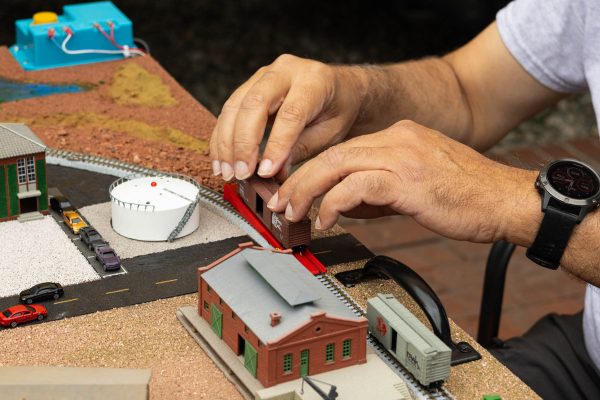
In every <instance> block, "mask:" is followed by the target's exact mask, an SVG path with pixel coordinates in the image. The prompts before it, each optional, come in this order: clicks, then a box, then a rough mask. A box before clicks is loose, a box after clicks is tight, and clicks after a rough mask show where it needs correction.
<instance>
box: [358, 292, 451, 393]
mask: <svg viewBox="0 0 600 400" xmlns="http://www.w3.org/2000/svg"><path fill="white" fill-rule="evenodd" d="M367 318H368V319H369V331H370V332H371V334H372V335H373V336H375V338H377V340H379V342H380V343H381V344H382V345H383V346H384V347H385V348H386V349H387V350H388V351H389V352H390V353H391V354H393V355H394V357H396V359H397V360H398V361H400V363H401V364H402V365H403V366H404V367H405V368H406V369H407V370H408V371H409V372H410V373H411V374H413V375H414V377H415V378H416V379H417V380H418V381H419V382H420V383H421V384H423V385H425V386H429V385H432V386H437V385H440V384H441V383H442V382H443V381H444V380H445V379H447V378H448V376H449V375H450V361H451V356H452V351H451V350H450V348H449V347H448V346H447V345H446V344H445V343H444V342H442V341H441V340H440V339H439V338H438V337H437V336H435V334H434V333H433V332H432V331H430V330H429V329H428V328H427V327H426V326H425V325H424V324H423V323H422V322H421V321H419V320H418V319H417V317H415V316H414V315H413V314H412V313H411V312H410V311H408V309H406V307H404V306H403V305H402V304H400V302H399V301H398V300H396V298H395V297H394V296H392V295H390V294H378V295H377V297H373V298H371V299H369V300H368V302H367Z"/></svg>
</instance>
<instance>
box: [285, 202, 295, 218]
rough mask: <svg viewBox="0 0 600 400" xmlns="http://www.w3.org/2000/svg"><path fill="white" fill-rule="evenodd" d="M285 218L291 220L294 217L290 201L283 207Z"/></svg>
mask: <svg viewBox="0 0 600 400" xmlns="http://www.w3.org/2000/svg"><path fill="white" fill-rule="evenodd" d="M285 218H286V219H289V220H291V219H292V218H294V210H292V203H288V205H287V207H286V208H285Z"/></svg>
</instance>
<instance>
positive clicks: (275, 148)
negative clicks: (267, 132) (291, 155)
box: [265, 137, 291, 157]
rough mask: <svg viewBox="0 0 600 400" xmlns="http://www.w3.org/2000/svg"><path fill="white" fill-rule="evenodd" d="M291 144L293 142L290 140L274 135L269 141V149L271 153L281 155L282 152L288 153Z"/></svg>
mask: <svg viewBox="0 0 600 400" xmlns="http://www.w3.org/2000/svg"><path fill="white" fill-rule="evenodd" d="M290 145H291V143H290V142H289V141H286V140H282V139H280V138H277V137H272V138H270V139H269V142H268V143H267V149H268V151H269V152H270V153H274V154H276V155H277V156H278V157H279V156H280V155H281V154H282V153H286V152H287V151H288V150H289V147H290ZM265 152H266V151H265Z"/></svg>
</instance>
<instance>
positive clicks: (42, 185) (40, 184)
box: [35, 160, 48, 211]
mask: <svg viewBox="0 0 600 400" xmlns="http://www.w3.org/2000/svg"><path fill="white" fill-rule="evenodd" d="M35 172H36V179H37V188H38V190H39V191H40V192H42V194H41V195H40V197H39V199H38V211H46V210H47V209H48V186H47V184H46V160H37V161H36V162H35Z"/></svg>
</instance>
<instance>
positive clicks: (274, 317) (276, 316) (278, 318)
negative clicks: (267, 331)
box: [269, 312, 281, 326]
mask: <svg viewBox="0 0 600 400" xmlns="http://www.w3.org/2000/svg"><path fill="white" fill-rule="evenodd" d="M269 317H270V318H271V326H277V325H279V322H280V321H281V314H279V313H278V312H272V313H271V314H269Z"/></svg>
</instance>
